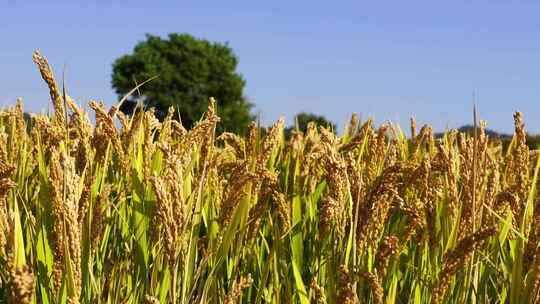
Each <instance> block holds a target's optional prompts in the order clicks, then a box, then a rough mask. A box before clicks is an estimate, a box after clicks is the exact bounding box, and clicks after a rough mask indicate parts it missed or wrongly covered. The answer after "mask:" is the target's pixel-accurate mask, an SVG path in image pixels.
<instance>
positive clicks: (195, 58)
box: [112, 34, 253, 133]
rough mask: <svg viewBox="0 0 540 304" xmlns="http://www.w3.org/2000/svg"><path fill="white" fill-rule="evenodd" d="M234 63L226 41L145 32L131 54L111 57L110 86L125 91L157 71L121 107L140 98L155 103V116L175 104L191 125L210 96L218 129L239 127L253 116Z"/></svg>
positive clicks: (147, 104)
mask: <svg viewBox="0 0 540 304" xmlns="http://www.w3.org/2000/svg"><path fill="white" fill-rule="evenodd" d="M237 65H238V59H237V57H236V56H235V54H234V53H233V51H232V49H231V48H230V47H229V46H228V45H227V44H222V43H215V42H210V41H208V40H204V39H197V38H194V37H192V36H190V35H188V34H169V35H168V37H167V38H161V37H159V36H154V35H147V36H146V40H145V41H142V42H140V43H138V44H137V45H136V46H135V48H134V50H133V53H132V54H128V55H124V56H122V57H120V58H118V59H117V60H116V61H115V62H114V64H113V73H112V86H113V88H114V89H115V90H116V93H117V94H119V95H120V96H123V95H125V94H127V93H128V92H129V91H130V90H132V89H133V88H134V87H135V86H136V85H137V84H140V83H142V82H143V81H145V80H148V79H150V78H151V77H154V76H158V78H156V79H154V80H152V81H150V82H148V83H146V84H145V85H144V86H143V87H142V88H140V95H138V96H137V95H134V96H131V97H130V98H128V100H127V101H126V102H125V103H124V104H123V105H122V106H121V108H120V110H121V111H122V112H124V113H126V114H131V113H132V112H133V110H134V109H135V107H136V105H137V104H138V103H141V104H142V105H143V106H144V107H145V108H151V107H153V108H155V112H156V116H157V117H158V118H164V117H165V116H166V113H167V111H168V109H169V107H173V108H174V109H175V111H177V114H178V115H179V116H180V119H181V120H182V123H183V124H184V125H185V126H186V127H191V126H193V124H194V123H195V122H196V121H198V120H199V119H200V118H201V116H202V115H203V113H204V112H205V111H206V108H207V105H208V100H209V98H210V97H214V98H215V99H216V100H217V103H218V114H219V116H220V117H221V122H220V123H219V124H218V126H219V130H218V132H221V131H225V130H226V131H231V132H238V133H243V131H244V130H245V128H246V127H247V125H248V123H249V122H250V121H251V120H252V119H253V117H252V116H251V114H250V109H251V104H250V103H249V102H247V100H246V98H245V97H244V94H243V90H244V86H245V80H244V79H243V77H242V76H241V75H240V74H239V73H238V72H236V67H237Z"/></svg>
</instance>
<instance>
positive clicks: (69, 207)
mask: <svg viewBox="0 0 540 304" xmlns="http://www.w3.org/2000/svg"><path fill="white" fill-rule="evenodd" d="M34 60H35V62H36V63H37V64H38V66H39V68H40V72H41V75H42V76H43V79H44V80H45V81H46V83H47V84H48V86H49V88H50V93H51V98H52V101H53V104H54V115H52V116H51V117H47V116H42V115H36V116H34V117H33V118H32V120H31V122H32V127H31V128H28V127H27V125H26V124H27V122H26V121H25V120H24V119H23V110H22V105H21V104H20V103H19V104H18V105H17V106H15V107H13V108H10V109H6V110H4V111H1V112H0V299H2V300H0V302H2V301H5V300H10V299H11V300H14V301H16V302H20V303H31V302H38V303H66V302H67V303H78V302H82V303H141V302H146V303H158V302H160V303H166V302H174V303H195V302H197V303H240V302H242V303H266V302H272V303H355V302H361V303H443V302H445V303H475V302H477V303H508V302H510V303H535V301H536V300H538V299H539V285H540V248H539V246H538V239H540V196H539V195H537V194H536V188H537V183H538V182H537V176H538V169H539V164H540V162H539V160H538V159H539V158H538V157H537V154H535V153H533V152H531V151H530V150H529V148H528V147H527V145H526V142H525V141H526V134H525V131H524V127H523V122H522V120H521V116H520V114H519V113H516V114H515V116H514V118H515V126H516V128H515V134H514V138H513V140H512V143H511V144H510V147H509V148H508V149H505V150H504V151H503V149H502V147H501V146H500V145H498V144H493V143H491V142H490V141H489V139H488V137H487V136H485V134H484V131H483V129H484V125H483V124H482V123H481V124H480V126H479V127H478V129H477V132H476V135H474V136H468V135H465V134H458V133H456V132H448V133H446V134H445V135H444V137H442V138H441V139H435V138H434V136H433V131H432V129H431V128H430V127H429V126H425V127H423V128H421V130H420V131H419V132H416V127H415V126H414V122H413V123H412V130H411V132H412V137H411V138H407V137H406V136H405V135H404V132H402V131H401V130H400V129H399V127H397V126H394V125H391V124H385V125H382V126H380V127H379V128H378V129H376V128H374V126H373V124H372V122H371V121H370V120H368V121H366V122H364V123H361V122H359V121H358V119H357V117H356V116H354V115H353V117H352V118H351V121H350V123H349V124H348V127H347V129H346V131H345V133H344V134H343V135H342V136H335V135H334V134H333V133H332V132H330V131H328V130H326V129H324V128H319V129H317V128H316V127H315V126H314V125H311V126H310V127H309V128H308V130H307V132H306V133H305V134H301V133H300V132H293V134H292V136H291V138H290V139H288V140H287V141H285V139H284V135H283V125H284V124H283V121H282V120H280V121H278V122H277V123H276V124H274V125H273V126H272V127H271V128H269V129H268V130H264V132H263V130H262V129H259V128H257V127H256V125H255V124H252V125H251V126H250V132H249V134H248V135H247V136H246V137H245V138H242V137H239V136H236V135H234V134H230V133H224V134H221V135H219V136H217V137H216V134H215V128H216V124H219V117H217V115H216V109H215V106H216V105H215V103H214V102H213V101H211V102H210V104H209V107H208V112H207V113H206V115H205V117H204V118H203V119H202V120H201V121H200V122H199V123H198V124H197V125H196V126H195V127H194V128H193V129H191V130H186V129H185V128H184V127H183V126H182V125H181V124H180V123H179V122H178V121H177V120H175V119H172V115H169V117H168V118H167V119H165V121H163V122H159V121H158V120H157V119H156V118H155V117H154V115H153V114H152V112H146V113H145V112H142V111H139V112H136V114H134V115H133V116H132V117H130V118H127V117H125V116H123V114H122V113H121V112H118V111H117V108H116V107H112V108H111V109H110V110H106V109H105V108H104V106H103V105H102V104H101V103H97V102H91V103H90V107H91V108H92V110H93V112H94V113H95V117H96V122H95V127H94V124H92V123H91V121H90V120H89V119H88V115H87V113H86V112H85V111H84V110H83V109H81V108H80V107H79V106H78V105H77V104H76V103H75V102H74V101H73V100H72V99H71V98H70V97H69V96H67V95H66V94H65V93H64V92H62V90H61V89H60V88H59V87H58V86H57V84H56V82H55V80H54V77H53V75H52V71H51V70H50V68H49V66H48V63H47V62H46V60H45V59H44V58H42V57H41V56H40V55H39V54H38V53H36V54H35V56H34ZM263 133H264V136H263V135H262V134H263Z"/></svg>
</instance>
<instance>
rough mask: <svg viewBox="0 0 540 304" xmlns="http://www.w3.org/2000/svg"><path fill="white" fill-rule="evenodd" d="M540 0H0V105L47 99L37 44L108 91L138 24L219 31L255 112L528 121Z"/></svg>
mask: <svg viewBox="0 0 540 304" xmlns="http://www.w3.org/2000/svg"><path fill="white" fill-rule="evenodd" d="M538 16H540V1H510V0H507V1H497V0H493V1H458V0H454V1H445V2H444V3H443V1H392V2H389V1H369V2H368V1H351V2H346V1H324V2H323V1H321V2H317V1H264V2H263V1H219V2H218V1H213V2H212V1H170V2H167V1H140V2H139V1H84V2H77V1H54V0H51V1H14V0H11V1H9V0H8V1H5V0H4V1H1V2H0V37H1V38H2V40H1V42H0V106H5V105H10V104H13V103H14V102H15V100H16V98H17V97H18V96H21V97H23V99H24V101H25V102H24V105H25V107H26V109H27V110H31V111H40V110H43V109H46V108H47V104H48V102H49V97H48V95H47V94H48V91H47V89H46V87H45V86H44V83H43V82H42V81H41V79H40V78H39V73H38V72H37V69H36V67H35V66H34V64H33V63H32V59H31V58H32V52H33V50H34V49H36V48H39V49H40V50H41V52H42V53H43V54H44V55H45V56H47V57H48V58H49V61H50V62H51V63H52V64H53V66H54V68H55V71H56V74H57V76H60V75H61V72H62V69H63V67H64V66H65V67H66V76H67V85H68V89H69V93H70V95H72V96H73V97H75V98H76V99H77V100H78V101H79V102H81V103H84V104H87V102H88V100H89V99H91V98H93V99H102V100H104V101H105V102H106V103H108V104H111V103H112V102H115V101H116V100H117V97H116V96H115V94H114V92H113V90H112V89H111V86H110V74H111V63H112V62H113V61H114V60H115V59H116V58H117V57H119V56H121V55H123V54H125V53H128V52H130V51H131V50H132V49H133V47H134V45H135V44H136V43H137V42H138V41H141V40H143V39H144V34H145V33H152V34H157V35H166V34H167V33H170V32H181V33H189V34H192V35H194V36H197V37H200V38H206V39H209V40H213V41H220V42H228V43H229V44H230V46H231V47H232V48H233V49H234V51H235V53H236V54H237V56H238V57H239V59H240V64H239V67H238V71H239V72H240V73H241V74H243V75H244V77H245V79H246V80H247V87H246V95H247V97H248V98H249V100H251V101H252V102H253V103H254V104H255V111H256V112H258V113H260V115H261V117H262V120H263V122H265V123H271V122H272V121H274V120H276V119H277V118H278V117H279V116H281V115H284V116H285V117H286V119H287V121H288V122H292V117H293V116H294V114H295V113H297V112H300V111H310V112H315V113H318V114H323V115H325V116H327V117H328V118H330V119H332V120H333V121H335V122H337V123H338V125H340V126H343V124H344V122H346V121H347V119H348V117H349V115H350V113H351V112H353V111H355V112H359V113H361V114H362V116H363V117H366V116H369V115H372V116H374V117H375V118H376V121H377V122H378V123H381V122H384V121H386V120H392V121H399V122H401V124H402V125H403V126H404V127H408V125H407V124H408V118H409V117H410V116H411V115H414V116H415V117H416V119H417V121H418V123H419V124H423V123H431V124H433V125H434V126H435V128H437V129H439V130H440V129H443V128H445V127H446V126H449V127H458V126H460V125H462V124H465V123H468V122H470V121H471V116H472V114H471V113H472V110H471V108H472V95H473V92H476V94H477V96H478V100H477V105H478V111H479V116H480V117H481V118H482V119H485V120H487V122H488V126H489V127H490V128H493V129H497V130H500V131H506V132H509V131H511V130H512V127H513V125H512V124H513V119H512V113H513V111H515V110H520V111H522V112H523V113H524V117H525V121H526V124H527V129H528V130H529V131H531V132H540V119H537V118H538V117H540V103H539V102H540V39H539V38H540V18H538Z"/></svg>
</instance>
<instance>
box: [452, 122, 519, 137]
mask: <svg viewBox="0 0 540 304" xmlns="http://www.w3.org/2000/svg"><path fill="white" fill-rule="evenodd" d="M458 131H459V132H463V133H469V134H473V133H474V126H472V125H464V126H461V127H459V129H458ZM485 132H486V135H487V136H489V137H490V138H498V139H501V140H512V136H513V135H512V134H507V133H499V132H497V131H495V130H491V129H486V131H485Z"/></svg>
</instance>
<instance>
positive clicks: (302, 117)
mask: <svg viewBox="0 0 540 304" xmlns="http://www.w3.org/2000/svg"><path fill="white" fill-rule="evenodd" d="M294 120H295V124H294V126H291V127H289V128H287V129H286V130H285V135H286V136H289V135H290V133H291V131H292V130H294V129H295V128H298V130H299V131H302V132H303V133H306V130H307V125H308V123H309V122H314V123H315V124H316V125H318V126H322V127H325V128H328V129H330V130H332V131H333V132H335V131H336V125H335V124H334V123H333V122H331V121H330V120H328V119H326V118H325V117H324V116H321V115H317V114H314V113H306V112H301V113H298V114H296V116H295V117H294Z"/></svg>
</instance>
